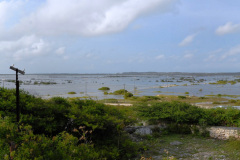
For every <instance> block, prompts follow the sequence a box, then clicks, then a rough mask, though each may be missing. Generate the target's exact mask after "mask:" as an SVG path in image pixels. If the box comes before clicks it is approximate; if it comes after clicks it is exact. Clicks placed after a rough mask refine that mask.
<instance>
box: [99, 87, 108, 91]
mask: <svg viewBox="0 0 240 160" xmlns="http://www.w3.org/2000/svg"><path fill="white" fill-rule="evenodd" d="M98 90H102V91H109V90H110V88H109V87H101V88H98Z"/></svg>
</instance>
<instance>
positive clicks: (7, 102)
mask: <svg viewBox="0 0 240 160" xmlns="http://www.w3.org/2000/svg"><path fill="white" fill-rule="evenodd" d="M20 99H21V101H20V106H21V119H20V122H19V124H18V125H17V124H16V123H15V117H16V115H15V108H16V107H15V100H16V98H15V90H7V89H2V88H0V115H1V118H0V159H10V157H11V159H82V160H85V159H131V158H133V157H135V156H136V155H137V153H138V152H137V150H138V148H139V147H140V146H139V145H138V147H137V146H136V144H135V143H134V142H132V141H131V140H130V139H129V137H128V135H127V134H126V133H125V132H124V131H123V128H124V126H127V125H130V124H132V123H134V122H135V120H134V119H131V118H130V117H131V116H130V115H131V114H127V113H126V114H125V110H124V109H118V108H117V107H111V106H106V105H104V104H100V103H97V102H95V101H92V100H79V99H76V98H73V99H69V100H67V99H64V98H61V97H54V98H51V99H49V100H43V99H41V98H36V97H34V96H31V95H29V94H28V93H26V92H24V91H21V94H20ZM128 111H129V110H128ZM18 126H19V129H18ZM9 143H15V144H16V145H15V146H16V148H15V149H14V151H12V152H11V153H10V147H9Z"/></svg>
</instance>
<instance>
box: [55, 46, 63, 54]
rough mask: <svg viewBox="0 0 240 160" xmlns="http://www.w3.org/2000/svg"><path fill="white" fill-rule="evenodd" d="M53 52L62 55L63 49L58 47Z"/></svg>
mask: <svg viewBox="0 0 240 160" xmlns="http://www.w3.org/2000/svg"><path fill="white" fill-rule="evenodd" d="M55 52H56V54H58V55H63V54H64V53H65V47H60V48H58V49H57V50H56V51H55Z"/></svg>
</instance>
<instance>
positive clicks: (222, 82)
mask: <svg viewBox="0 0 240 160" xmlns="http://www.w3.org/2000/svg"><path fill="white" fill-rule="evenodd" d="M237 82H238V81H237V80H236V81H235V80H234V81H227V80H219V81H217V82H213V83H209V84H215V85H225V84H228V83H230V84H231V85H234V84H236V83H237Z"/></svg>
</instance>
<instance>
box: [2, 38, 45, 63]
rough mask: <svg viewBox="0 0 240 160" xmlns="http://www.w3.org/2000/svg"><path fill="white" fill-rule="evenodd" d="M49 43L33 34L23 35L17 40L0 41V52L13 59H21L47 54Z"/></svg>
mask: <svg viewBox="0 0 240 160" xmlns="http://www.w3.org/2000/svg"><path fill="white" fill-rule="evenodd" d="M48 49H49V44H48V43H47V42H45V41H44V40H43V39H41V38H38V37H36V36H35V35H30V36H24V37H22V38H20V39H17V40H11V41H0V54H1V55H4V54H5V55H6V56H7V57H9V58H13V59H14V60H17V61H19V60H22V59H26V58H29V57H36V56H41V55H45V54H47V52H48Z"/></svg>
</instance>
